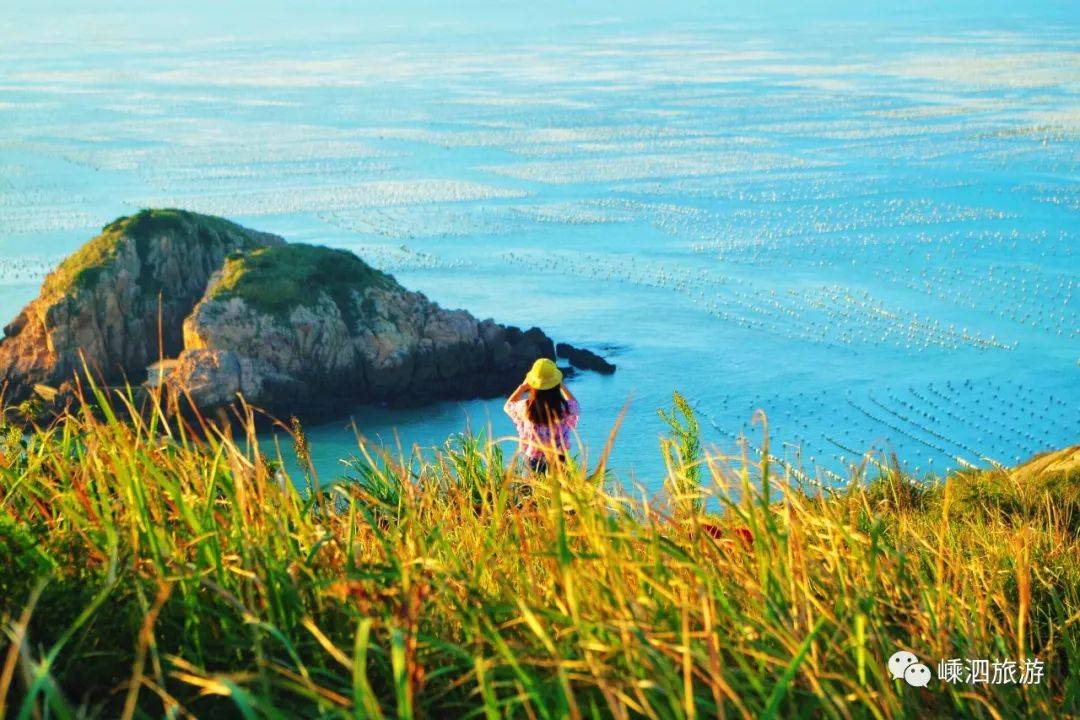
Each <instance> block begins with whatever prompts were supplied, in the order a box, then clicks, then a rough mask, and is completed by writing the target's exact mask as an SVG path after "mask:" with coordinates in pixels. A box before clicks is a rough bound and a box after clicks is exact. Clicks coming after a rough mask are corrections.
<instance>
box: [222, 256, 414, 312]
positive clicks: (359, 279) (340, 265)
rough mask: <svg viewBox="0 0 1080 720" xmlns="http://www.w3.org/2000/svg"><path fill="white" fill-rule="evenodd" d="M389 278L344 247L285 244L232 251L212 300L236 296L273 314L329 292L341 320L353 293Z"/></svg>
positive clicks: (352, 301) (391, 280) (349, 308)
mask: <svg viewBox="0 0 1080 720" xmlns="http://www.w3.org/2000/svg"><path fill="white" fill-rule="evenodd" d="M396 285H397V283H396V281H395V280H394V278H393V277H391V276H390V275H387V274H386V273H384V272H380V271H379V270H376V269H375V268H373V267H371V266H370V265H368V264H367V263H365V262H364V261H363V260H361V259H360V258H359V257H357V256H356V255H355V254H354V253H352V252H350V251H348V250H337V249H334V248H328V247H321V246H317V245H305V244H302V243H290V244H288V245H281V246H277V247H266V248H259V249H257V250H252V251H249V252H243V253H235V254H233V255H232V256H230V257H229V258H228V259H226V261H225V265H224V267H223V268H222V272H221V280H220V282H218V283H217V285H216V286H215V287H214V288H213V290H212V292H211V295H210V296H211V297H212V298H215V299H228V298H233V297H237V298H241V299H242V300H244V301H245V302H246V303H247V304H248V305H250V306H252V307H253V308H255V309H257V310H260V311H262V312H266V313H269V314H271V315H275V316H279V317H280V316H286V315H288V313H289V312H290V311H291V310H292V309H293V308H294V307H296V306H298V305H307V306H313V305H315V304H316V303H317V302H318V299H319V295H320V293H325V294H327V295H329V296H330V298H332V299H333V300H334V302H335V303H336V304H337V306H338V309H339V310H340V311H341V314H342V316H344V317H345V318H346V319H349V318H352V316H353V315H355V312H356V311H355V308H356V305H355V299H354V295H353V293H358V292H362V291H363V290H364V289H365V288H368V287H383V288H388V287H393V286H396Z"/></svg>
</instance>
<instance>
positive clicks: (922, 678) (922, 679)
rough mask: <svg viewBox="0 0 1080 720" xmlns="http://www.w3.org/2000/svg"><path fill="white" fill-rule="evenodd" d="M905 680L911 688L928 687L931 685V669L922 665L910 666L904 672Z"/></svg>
mask: <svg viewBox="0 0 1080 720" xmlns="http://www.w3.org/2000/svg"><path fill="white" fill-rule="evenodd" d="M904 679H905V680H907V684H908V685H910V686H911V687H926V686H927V685H929V684H930V668H928V667H926V666H925V665H923V664H922V663H914V664H912V665H908V666H907V670H905V671H904Z"/></svg>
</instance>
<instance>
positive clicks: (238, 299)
mask: <svg viewBox="0 0 1080 720" xmlns="http://www.w3.org/2000/svg"><path fill="white" fill-rule="evenodd" d="M184 345H185V350H184V352H183V353H182V354H181V355H180V357H179V359H178V361H177V363H176V366H175V370H174V372H173V374H172V376H171V377H170V379H169V384H170V386H172V387H175V388H176V389H178V390H180V389H182V390H184V391H185V392H186V393H187V395H188V396H190V397H192V398H193V399H194V400H195V402H196V404H198V405H199V406H200V407H204V408H205V407H210V406H216V405H222V404H225V403H227V402H229V400H230V398H234V397H235V396H236V394H237V393H240V394H243V395H244V397H246V398H247V399H248V400H249V401H251V402H254V403H256V404H258V405H260V406H262V407H266V408H269V409H270V410H271V411H275V412H280V411H285V410H288V411H290V412H293V411H295V409H296V408H297V407H298V406H304V407H306V408H308V409H309V411H312V412H318V413H323V412H330V411H332V407H333V406H334V405H335V404H338V405H340V404H342V403H348V402H350V401H351V402H387V403H394V404H415V403H420V402H425V401H428V400H433V399H443V398H463V397H476V396H486V395H494V394H497V393H500V392H505V391H507V390H509V389H510V388H512V387H513V386H514V385H515V384H516V383H517V382H520V379H521V377H522V376H523V374H524V373H525V371H526V370H527V369H528V367H529V365H530V364H531V363H532V362H533V361H534V360H535V359H536V358H537V357H541V356H546V357H553V354H554V346H553V343H552V341H551V340H550V339H549V338H548V337H547V336H546V335H544V334H543V332H541V331H540V330H538V329H535V328H534V329H532V330H530V331H527V332H522V331H520V330H518V329H516V328H507V327H504V326H502V325H498V324H497V323H495V322H493V321H491V320H485V321H479V320H477V319H476V318H474V317H473V316H472V315H470V314H469V313H468V312H466V311H464V310H447V309H444V308H441V307H439V306H438V305H437V304H435V303H433V302H431V301H430V300H428V299H427V298H426V297H424V296H423V295H422V294H420V293H416V292H412V291H410V290H407V289H406V288H404V287H402V286H401V285H399V284H398V282H397V281H396V280H394V278H393V277H392V276H390V275H387V274H386V273H383V272H380V271H379V270H376V269H374V268H372V267H371V266H369V265H368V264H367V263H365V262H364V261H363V260H362V259H360V258H359V257H357V256H356V255H355V254H353V253H351V252H348V251H346V250H336V249H332V248H326V247H319V246H314V245H299V244H297V245H283V246H280V247H269V248H259V249H256V250H252V251H249V252H242V253H235V254H234V255H232V256H230V257H229V258H227V259H226V261H225V263H224V266H223V267H222V270H221V272H220V273H218V274H217V275H215V277H214V278H213V280H212V281H211V282H210V285H209V287H208V288H207V291H206V295H205V297H204V298H203V300H202V301H200V302H199V304H198V305H197V306H196V307H195V309H194V311H193V312H192V313H191V315H190V316H189V317H188V318H187V319H186V320H185V321H184Z"/></svg>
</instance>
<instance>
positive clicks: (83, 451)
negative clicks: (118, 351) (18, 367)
mask: <svg viewBox="0 0 1080 720" xmlns="http://www.w3.org/2000/svg"><path fill="white" fill-rule="evenodd" d="M150 402H151V406H150V407H149V408H148V409H145V410H144V411H141V412H136V408H135V407H134V403H135V400H134V399H133V397H132V396H131V394H129V393H119V394H116V393H112V394H110V392H108V391H106V390H104V389H101V388H97V387H91V388H89V389H88V392H87V399H86V401H85V402H83V403H82V404H81V405H79V406H77V407H75V408H73V409H72V410H71V411H70V412H69V413H68V414H67V415H65V416H63V417H61V418H60V419H58V420H57V421H56V422H54V423H52V424H50V425H48V426H45V427H36V428H32V429H30V430H29V431H27V432H21V431H18V430H16V429H13V428H10V427H9V428H5V429H4V431H3V432H2V433H0V436H2V437H3V440H2V447H0V630H2V632H3V635H2V640H0V643H2V645H0V716H2V717H15V718H33V717H50V718H54V717H55V718H64V717H102V718H116V717H118V718H124V719H126V718H139V717H169V718H187V717H198V718H219V717H220V718H233V717H245V718H263V717H265V718H297V717H319V718H353V717H357V718H411V717H417V718H424V717H428V718H443V717H485V718H502V717H522V718H564V717H569V718H585V717H588V718H593V717H612V718H631V717H635V718H636V717H646V718H697V717H702V718H703V717H721V718H780V717H784V718H787V717H827V718H837V719H845V720H846V719H847V718H864V717H865V718H898V717H970V718H1013V717H1065V716H1068V715H1069V714H1070V713H1076V712H1077V711H1078V708H1080V672H1077V667H1080V633H1078V631H1077V630H1078V628H1077V625H1078V622H1080V544H1078V541H1077V529H1078V518H1080V492H1078V489H1077V487H1078V479H1077V477H1076V475H1075V473H1073V474H1071V475H1069V474H1066V475H1064V476H1060V477H1059V476H1053V477H1046V478H1040V479H1037V480H1032V481H1031V482H1030V483H1026V484H1019V483H1015V482H1013V481H1012V480H1011V479H1010V478H1009V477H1008V475H1006V474H1005V473H1003V472H1001V471H993V472H969V473H965V474H961V475H956V476H953V477H951V478H949V479H948V481H947V482H946V483H945V484H937V485H923V484H921V483H920V482H919V481H918V480H916V479H913V478H911V477H908V476H905V475H903V474H902V473H900V472H899V471H898V470H896V469H895V465H888V466H887V467H890V468H892V469H891V470H890V471H889V472H888V473H883V474H882V475H881V477H878V478H874V479H870V480H864V479H863V478H862V477H861V475H860V474H859V473H858V471H853V477H854V481H853V482H852V483H851V484H849V485H847V486H843V487H836V488H834V489H823V488H821V487H817V486H815V487H812V488H808V487H801V486H800V485H799V484H798V483H797V482H796V480H795V479H794V478H793V477H791V476H790V474H789V473H788V472H787V471H786V470H785V469H784V468H782V467H781V466H779V465H777V464H774V463H773V462H771V460H770V458H769V457H768V456H767V455H765V456H764V457H755V456H752V455H750V454H749V452H746V453H744V454H743V455H737V456H735V457H729V456H724V455H721V454H719V453H716V452H705V450H704V449H703V448H702V446H701V440H700V434H699V428H698V426H697V422H696V419H695V417H694V413H693V410H692V409H691V408H690V406H689V405H688V404H687V403H686V401H685V399H683V398H681V397H680V396H676V398H675V405H674V408H673V409H672V410H671V411H669V412H665V413H663V417H664V418H665V419H666V420H667V421H668V423H669V426H670V428H671V434H670V435H669V436H667V437H665V438H664V439H662V440H661V446H660V452H662V453H664V457H665V460H666V462H667V476H666V478H664V479H663V481H664V483H665V487H667V488H668V492H667V493H665V494H663V495H661V496H655V497H653V496H648V495H647V494H645V493H644V492H642V491H641V490H640V489H634V490H630V491H625V492H624V491H621V490H618V489H616V488H615V487H614V483H611V482H606V483H604V482H597V481H596V477H597V473H596V469H595V468H589V467H587V466H586V464H585V463H577V464H575V463H567V464H565V465H562V464H560V465H559V466H558V467H556V468H554V469H553V470H552V471H551V472H549V473H548V474H546V475H543V476H539V477H537V476H532V475H529V474H528V473H526V472H524V471H523V470H522V469H521V467H520V465H519V464H518V463H517V462H515V461H514V460H512V459H511V460H508V459H507V458H505V457H504V455H503V453H502V449H501V445H500V444H499V443H498V442H496V441H492V440H485V439H482V438H477V437H471V436H460V437H455V438H451V440H450V441H448V442H447V444H446V445H445V446H443V447H442V448H440V449H438V450H436V451H433V452H429V453H426V454H421V453H419V452H414V453H412V454H406V453H401V452H391V451H388V450H387V449H385V448H379V447H374V446H371V445H368V444H366V443H363V442H360V444H359V445H358V450H357V455H356V457H355V458H354V459H353V460H352V461H351V462H350V463H349V468H348V469H347V471H346V473H345V476H344V477H343V478H341V479H339V480H337V481H334V482H324V483H323V484H322V485H321V486H319V485H317V484H313V486H312V490H311V491H308V490H307V489H298V486H299V487H300V488H304V487H305V483H306V478H291V477H288V475H287V474H286V473H285V471H284V470H283V468H284V464H283V463H282V462H281V458H280V457H276V456H274V455H272V454H270V453H268V452H266V451H264V448H263V446H262V445H260V437H259V436H258V435H257V434H256V433H255V423H254V415H253V413H252V411H251V410H250V409H243V410H242V411H241V413H240V415H239V418H238V423H237V424H236V425H235V426H234V427H231V428H227V427H223V426H220V425H217V424H215V423H212V422H210V421H209V420H207V419H205V418H201V417H198V416H195V417H186V418H182V417H177V416H172V415H170V414H169V413H168V412H167V411H166V410H165V409H164V407H163V406H162V405H160V403H159V400H158V399H157V398H151V399H150ZM298 429H299V428H298ZM282 430H283V431H289V430H290V428H289V427H287V426H283V428H282ZM294 440H295V442H296V445H295V447H296V449H297V452H298V453H301V454H302V453H306V452H308V450H307V448H306V443H305V441H304V440H303V438H302V436H301V434H300V432H296V433H295V437H294ZM762 446H763V447H764V446H765V444H764V443H762ZM605 459H606V455H605V457H604V458H602V460H601V462H603V460H605ZM305 469H306V468H305ZM898 649H907V650H911V651H913V652H915V653H916V654H917V655H918V656H919V657H920V658H922V659H923V661H924V662H926V663H928V664H931V665H932V664H934V663H936V661H937V660H938V659H947V658H982V657H985V658H991V659H997V658H1005V659H1012V660H1021V659H1024V658H1031V657H1038V658H1039V659H1040V660H1042V661H1043V662H1044V664H1045V669H1046V674H1045V676H1044V677H1043V678H1042V681H1041V682H1040V683H1038V684H1029V685H1018V684H1011V685H1000V684H998V685H992V684H977V685H969V684H959V685H950V684H945V683H941V682H934V683H932V684H931V685H930V686H929V687H926V688H915V687H909V686H907V685H905V684H904V683H902V682H900V681H895V680H892V679H891V678H890V676H889V673H888V671H887V669H886V665H885V662H886V660H887V658H888V657H889V656H890V655H892V653H894V652H895V651H896V650H898Z"/></svg>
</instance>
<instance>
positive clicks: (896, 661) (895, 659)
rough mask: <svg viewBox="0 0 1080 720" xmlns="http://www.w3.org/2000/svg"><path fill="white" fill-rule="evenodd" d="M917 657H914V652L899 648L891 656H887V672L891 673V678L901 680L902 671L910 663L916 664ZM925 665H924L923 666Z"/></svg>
mask: <svg viewBox="0 0 1080 720" xmlns="http://www.w3.org/2000/svg"><path fill="white" fill-rule="evenodd" d="M918 663H919V658H917V657H915V653H910V652H908V651H907V650H900V651H898V652H894V653H893V655H892V657H891V658H889V674H890V675H892V679H893V680H903V679H905V678H904V671H905V670H907V669H908V667H909V666H911V665H917V664H918ZM923 667H925V666H923Z"/></svg>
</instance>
